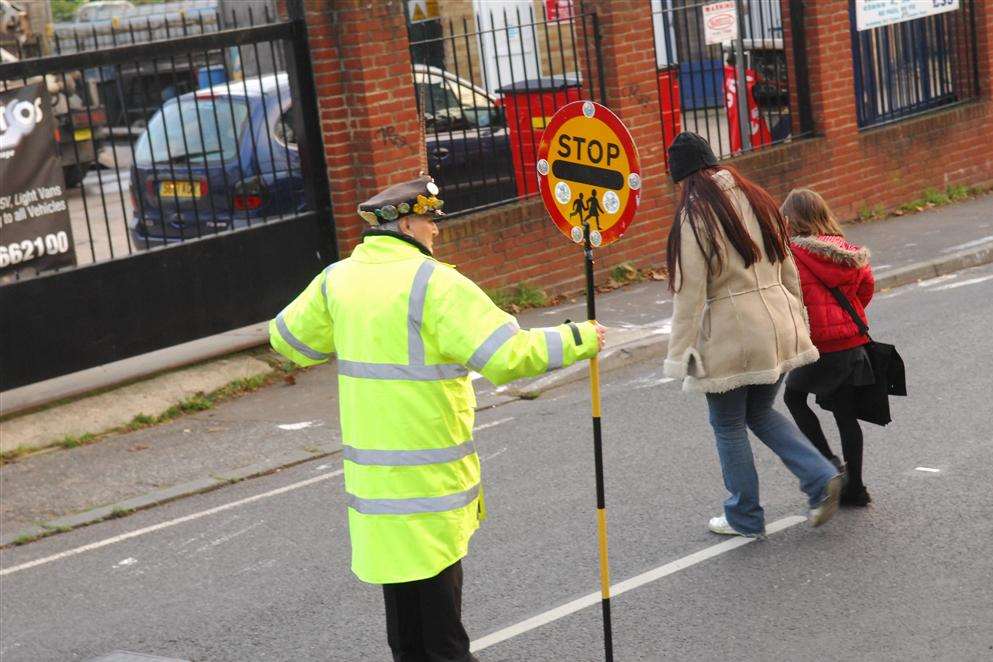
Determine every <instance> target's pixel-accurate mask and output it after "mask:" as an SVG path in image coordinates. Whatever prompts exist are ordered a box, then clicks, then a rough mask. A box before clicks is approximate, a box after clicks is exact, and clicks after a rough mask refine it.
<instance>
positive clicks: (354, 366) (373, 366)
mask: <svg viewBox="0 0 993 662" xmlns="http://www.w3.org/2000/svg"><path fill="white" fill-rule="evenodd" d="M338 374H340V375H345V376H346V377H362V378H364V379H402V380H408V381H415V382H430V381H438V380H442V379H456V378H458V377H465V376H466V375H468V374H469V371H468V370H466V369H465V368H464V367H462V366H460V365H459V364H457V363H439V364H437V365H401V364H399V363H366V362H363V361H346V360H344V359H341V358H339V359H338Z"/></svg>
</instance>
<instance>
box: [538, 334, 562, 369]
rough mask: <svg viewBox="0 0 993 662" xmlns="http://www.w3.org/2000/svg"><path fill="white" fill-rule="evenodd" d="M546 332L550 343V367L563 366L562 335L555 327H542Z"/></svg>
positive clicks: (546, 337)
mask: <svg viewBox="0 0 993 662" xmlns="http://www.w3.org/2000/svg"><path fill="white" fill-rule="evenodd" d="M542 331H544V332H545V342H546V343H548V369H549V370H555V369H557V368H561V367H562V335H561V334H560V333H559V332H558V331H557V330H555V329H542Z"/></svg>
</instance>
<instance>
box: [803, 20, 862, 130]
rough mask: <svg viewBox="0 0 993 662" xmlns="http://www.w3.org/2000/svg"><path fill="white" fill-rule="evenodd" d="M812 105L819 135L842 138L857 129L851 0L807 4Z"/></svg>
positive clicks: (808, 60) (809, 82) (808, 64)
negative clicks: (849, 10)
mask: <svg viewBox="0 0 993 662" xmlns="http://www.w3.org/2000/svg"><path fill="white" fill-rule="evenodd" d="M806 14H807V15H806V19H807V20H806V26H805V27H806V37H807V66H808V71H809V80H808V84H809V86H810V103H811V110H812V112H813V120H814V127H815V128H816V131H817V133H819V134H823V135H824V136H827V137H828V138H829V139H835V140H836V139H843V137H844V136H845V135H846V134H848V135H849V136H851V135H852V134H853V133H854V132H856V131H857V130H858V119H857V118H856V115H855V68H854V61H853V60H852V35H851V27H850V22H849V15H848V0H818V2H808V3H807V4H806Z"/></svg>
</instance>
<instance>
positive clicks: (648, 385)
mask: <svg viewBox="0 0 993 662" xmlns="http://www.w3.org/2000/svg"><path fill="white" fill-rule="evenodd" d="M674 381H676V380H675V379H673V378H672V377H663V378H662V379H653V380H651V381H649V382H643V383H635V384H634V385H633V386H632V390H635V391H638V390H641V389H643V388H655V387H656V386H662V385H663V384H668V383H669V382H674Z"/></svg>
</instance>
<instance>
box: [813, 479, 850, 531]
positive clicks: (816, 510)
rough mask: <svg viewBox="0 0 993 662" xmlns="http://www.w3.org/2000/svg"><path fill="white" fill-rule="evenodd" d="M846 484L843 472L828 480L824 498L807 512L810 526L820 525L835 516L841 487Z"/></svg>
mask: <svg viewBox="0 0 993 662" xmlns="http://www.w3.org/2000/svg"><path fill="white" fill-rule="evenodd" d="M844 486H845V477H844V476H843V475H841V474H838V475H837V476H835V477H834V478H832V479H831V480H829V481H828V484H827V486H825V488H824V498H823V499H821V502H820V503H819V504H817V505H816V506H814V507H813V508H811V509H810V512H809V513H807V521H808V522H809V523H810V526H813V527H818V526H820V525H821V524H824V523H826V522H827V521H828V520H829V519H831V518H832V517H834V514H835V513H836V512H838V498H839V497H840V496H841V489H842V488H843V487H844Z"/></svg>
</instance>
